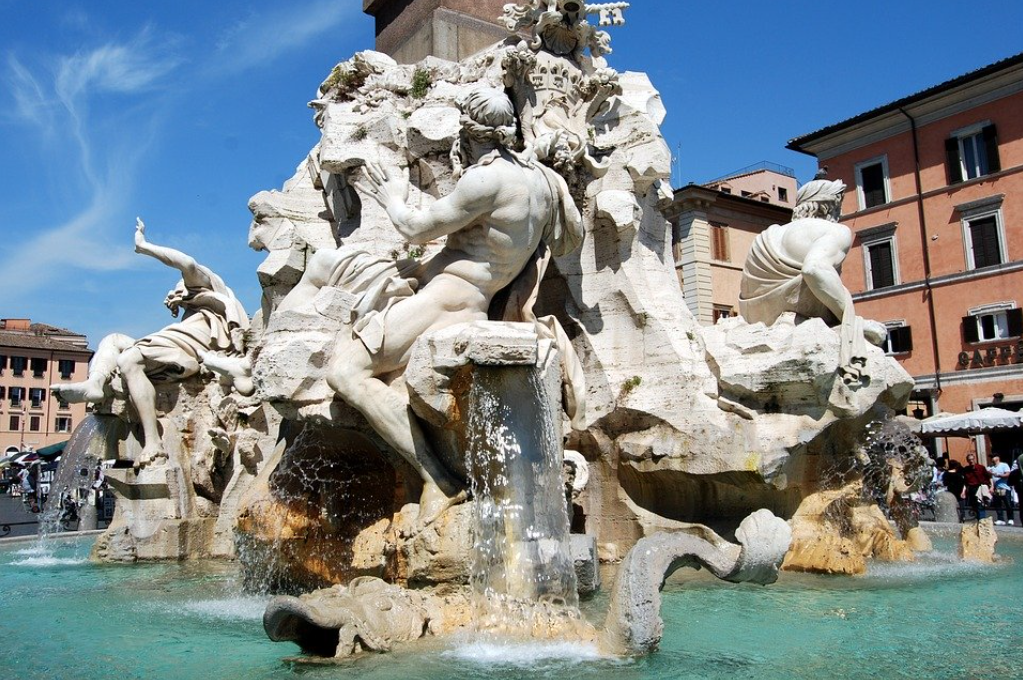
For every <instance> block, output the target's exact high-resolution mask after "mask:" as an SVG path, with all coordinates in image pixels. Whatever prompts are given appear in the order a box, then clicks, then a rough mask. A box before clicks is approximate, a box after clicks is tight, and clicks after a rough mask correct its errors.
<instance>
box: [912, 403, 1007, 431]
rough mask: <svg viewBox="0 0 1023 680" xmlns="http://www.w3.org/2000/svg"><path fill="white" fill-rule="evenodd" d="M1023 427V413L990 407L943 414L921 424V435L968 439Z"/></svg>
mask: <svg viewBox="0 0 1023 680" xmlns="http://www.w3.org/2000/svg"><path fill="white" fill-rule="evenodd" d="M1021 425H1023V413H1017V412H1016V411H1008V410H1006V409H1004V408H996V407H993V406H992V407H988V408H982V409H979V410H977V411H967V412H966V413H953V414H945V413H941V414H938V415H936V416H931V417H930V418H927V419H926V420H923V421H921V422H920V430H919V434H921V435H923V436H929V437H968V436H970V435H974V434H987V433H989V432H997V431H1001V430H1010V429H1012V428H1015V427H1020V426H1021Z"/></svg>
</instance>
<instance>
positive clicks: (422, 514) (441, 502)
mask: <svg viewBox="0 0 1023 680" xmlns="http://www.w3.org/2000/svg"><path fill="white" fill-rule="evenodd" d="M468 497H469V494H468V493H466V492H465V491H459V492H458V493H456V494H455V495H454V496H448V495H447V494H445V493H444V492H443V491H441V490H440V487H439V486H437V485H436V484H435V483H433V482H426V483H425V484H424V485H423V493H422V495H421V496H420V497H419V519H418V520H417V521H416V529H417V531H422V530H423V529H425V528H426V527H428V526H430V525H431V524H433V523H434V522H435V521H437V518H438V517H440V516H441V515H442V514H444V511H445V510H447V509H448V508H450V507H452V506H454V505H458V504H459V503H463V502H465V500H466V499H467V498H468Z"/></svg>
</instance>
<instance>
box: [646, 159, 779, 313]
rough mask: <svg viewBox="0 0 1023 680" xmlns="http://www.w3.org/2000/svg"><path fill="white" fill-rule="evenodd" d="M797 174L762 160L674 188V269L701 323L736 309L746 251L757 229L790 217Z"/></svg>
mask: <svg viewBox="0 0 1023 680" xmlns="http://www.w3.org/2000/svg"><path fill="white" fill-rule="evenodd" d="M795 196H796V178H795V175H794V172H793V171H792V170H791V169H790V168H783V167H781V166H777V165H774V164H768V163H760V164H758V165H757V166H752V167H750V168H744V169H743V170H740V171H737V172H735V173H732V174H730V175H728V176H726V177H723V178H721V179H717V180H714V181H713V182H708V183H707V184H703V185H697V184H689V185H687V186H685V187H682V188H681V189H677V190H676V191H675V199H674V202H673V203H672V205H671V207H670V208H669V209H668V210H667V211H666V212H665V216H666V217H667V218H668V219H669V220H671V223H672V241H673V246H674V248H673V249H674V255H675V270H676V271H677V272H678V277H679V282H680V283H681V284H682V292H683V293H684V295H685V299H686V304H687V305H688V306H689V311H691V312H692V313H693V316H695V317H696V319H697V320H698V321H699V322H700V323H703V324H713V323H715V322H717V320H718V319H720V318H723V317H729V316H736V315H737V314H738V313H739V287H740V283H741V280H742V267H743V265H744V264H745V263H746V255H747V254H748V253H749V249H750V247H751V246H752V245H753V239H755V238H756V236H757V234H759V233H760V232H762V231H763V230H765V229H767V228H768V227H769V226H771V225H772V224H784V223H786V222H789V221H790V220H791V219H792V208H793V206H794V204H795V203H794V202H795Z"/></svg>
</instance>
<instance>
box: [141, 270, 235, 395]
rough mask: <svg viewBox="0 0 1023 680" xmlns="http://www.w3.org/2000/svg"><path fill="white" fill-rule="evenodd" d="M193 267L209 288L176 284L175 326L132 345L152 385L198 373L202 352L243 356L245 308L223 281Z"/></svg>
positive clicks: (210, 271) (211, 272)
mask: <svg viewBox="0 0 1023 680" xmlns="http://www.w3.org/2000/svg"><path fill="white" fill-rule="evenodd" d="M197 267H198V268H199V269H200V270H201V271H202V272H203V273H204V274H205V275H206V276H207V278H208V279H209V280H210V282H211V287H209V288H195V287H193V288H188V287H186V286H185V284H184V282H183V281H181V282H179V283H178V285H177V287H176V289H175V291H177V292H179V293H181V294H182V300H181V302H180V307H181V308H182V309H184V310H185V313H184V316H183V318H182V320H181V321H179V322H178V323H173V324H171V325H169V326H167V327H166V328H163V329H162V330H159V331H157V332H155V333H152V334H151V335H147V336H145V337H144V338H141V339H140V340H138V341H136V342H135V347H136V348H138V350H139V351H140V352H141V353H142V358H143V359H144V360H145V371H146V375H147V376H148V377H149V379H150V380H151V381H153V382H165V381H174V380H183V379H185V378H188V377H190V376H193V375H195V374H196V373H198V372H199V367H200V365H201V363H202V353H204V352H224V353H227V354H243V353H244V339H243V337H242V334H243V333H244V332H245V331H247V330H248V328H249V317H248V314H246V313H245V308H244V307H242V304H241V302H239V301H238V298H236V297H235V295H234V292H233V291H232V290H231V289H230V288H228V287H227V284H225V283H224V280H223V279H221V278H220V277H219V276H217V275H216V274H215V273H214V272H213V271H212V270H210V269H209V268H207V267H204V266H202V265H197Z"/></svg>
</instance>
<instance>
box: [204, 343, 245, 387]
mask: <svg viewBox="0 0 1023 680" xmlns="http://www.w3.org/2000/svg"><path fill="white" fill-rule="evenodd" d="M202 362H203V364H204V365H205V366H206V368H208V369H210V370H211V371H213V372H214V373H216V374H217V375H219V376H221V377H224V378H227V379H228V380H229V381H230V382H231V384H232V385H233V386H234V388H235V389H236V390H238V392H239V393H240V394H242V395H243V396H249V395H250V394H252V393H253V392H254V391H255V385H254V384H253V383H252V364H251V363H250V362H249V358H248V357H244V356H229V355H227V354H216V353H213V352H204V353H203V355H202Z"/></svg>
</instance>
